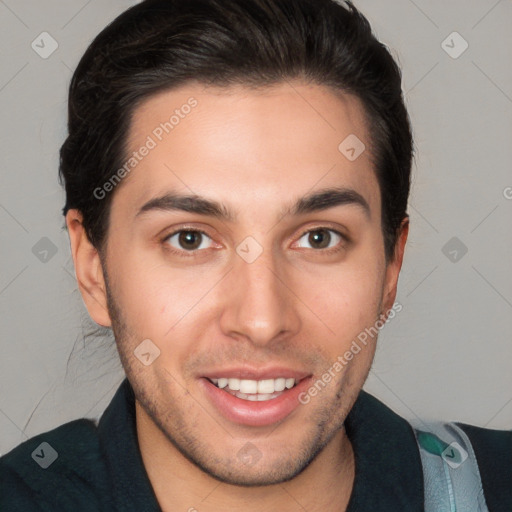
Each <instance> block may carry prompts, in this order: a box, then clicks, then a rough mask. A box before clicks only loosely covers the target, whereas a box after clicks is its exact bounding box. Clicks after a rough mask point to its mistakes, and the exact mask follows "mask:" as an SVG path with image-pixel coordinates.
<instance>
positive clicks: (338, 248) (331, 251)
mask: <svg viewBox="0 0 512 512" xmlns="http://www.w3.org/2000/svg"><path fill="white" fill-rule="evenodd" d="M316 231H328V232H330V233H334V234H335V235H338V236H339V237H340V238H341V239H342V241H344V243H348V242H350V240H349V238H348V237H347V236H346V235H344V234H343V233H340V232H339V231H337V230H335V229H332V228H329V227H327V226H318V227H315V228H313V229H308V230H306V231H304V232H303V233H302V234H301V235H300V237H299V238H298V240H300V239H301V238H302V237H304V235H307V234H308V233H314V232H316ZM187 232H189V233H200V234H201V235H204V236H206V237H208V238H210V239H212V237H211V236H210V235H209V234H208V233H207V232H206V231H204V230H202V229H198V228H193V229H192V228H190V229H189V228H186V227H182V228H180V229H177V230H175V231H173V232H172V233H169V234H167V235H166V236H165V237H164V238H163V239H162V243H163V244H164V245H166V248H167V250H168V251H170V252H171V253H173V254H177V255H178V256H183V257H192V258H193V257H198V255H199V254H198V253H200V252H201V251H205V249H193V250H191V251H186V250H185V249H182V250H179V249H176V248H174V247H172V246H171V245H170V244H169V243H168V242H169V239H170V238H172V237H173V236H174V235H177V234H178V233H187ZM343 247H344V246H343V243H341V242H340V243H338V244H337V245H336V246H334V247H329V248H327V249H310V250H312V251H315V252H317V253H321V254H324V255H330V254H335V253H337V252H339V251H341V250H342V249H343ZM299 249H304V247H301V248H299ZM306 249H307V248H306Z"/></svg>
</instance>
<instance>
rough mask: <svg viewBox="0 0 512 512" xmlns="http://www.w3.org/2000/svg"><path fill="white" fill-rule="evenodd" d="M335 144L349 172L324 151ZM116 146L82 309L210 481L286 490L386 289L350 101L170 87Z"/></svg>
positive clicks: (377, 215)
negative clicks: (355, 150)
mask: <svg viewBox="0 0 512 512" xmlns="http://www.w3.org/2000/svg"><path fill="white" fill-rule="evenodd" d="M187 104H188V105H189V106H190V108H188V107H187V108H185V107H184V105H187ZM176 110H178V113H177V114H176V117H175V119H174V120H173V126H172V129H171V128H169V126H168V125H165V124H164V125H163V126H165V127H166V128H167V130H168V132H169V133H167V131H166V130H165V129H164V128H162V125H161V123H165V122H166V121H169V118H170V116H171V115H172V114H173V112H175V111H176ZM178 119H179V120H178ZM351 134H354V135H356V136H357V137H358V139H360V140H361V141H362V142H363V143H365V145H366V148H367V149H366V150H365V151H363V152H362V154H360V156H358V157H357V158H356V159H355V160H354V159H353V158H351V159H349V158H347V156H346V155H347V154H348V155H350V156H352V155H351V153H350V151H349V153H347V152H345V153H344V152H342V151H340V149H339V146H340V143H341V142H342V141H343V140H344V139H346V138H347V137H348V136H349V135H351ZM150 139H151V141H152V142H151V141H150ZM129 145H130V148H131V151H130V154H131V152H132V151H137V152H138V153H139V157H140V158H139V157H136V158H137V163H136V165H135V166H134V167H133V168H132V169H131V170H130V172H129V173H127V175H126V176H125V177H124V178H123V180H122V182H121V183H120V184H118V185H117V188H116V190H115V194H114V197H113V201H112V207H111V215H110V223H109V230H108V243H107V247H106V250H105V253H104V255H103V268H102V271H103V274H102V275H103V276H106V275H108V281H107V283H106V288H105V294H106V295H107V298H108V315H105V314H103V313H100V312H96V311H97V310H95V306H94V305H91V306H90V308H89V310H90V311H91V314H92V316H93V318H94V317H95V319H96V320H97V321H98V323H103V324H107V325H108V324H110V323H111V324H112V327H113V330H114V333H115V337H116V342H117V346H118V351H119V354H120V356H121V360H122V363H123V366H124V368H125V371H126V374H127V376H128V378H129V380H130V382H131V384H132V386H133V388H134V391H135V394H136V398H137V412H138V414H139V415H140V418H144V421H146V423H151V424H153V425H156V426H157V427H158V429H159V430H160V431H161V433H163V435H164V436H165V437H166V439H168V440H169V441H171V443H169V444H170V445H171V444H172V446H173V447H174V449H176V450H177V451H179V452H180V453H181V455H184V456H185V457H186V458H187V459H188V460H189V461H192V462H193V463H194V464H195V465H196V466H197V467H199V468H201V469H203V470H204V471H205V472H207V473H209V474H210V475H213V476H214V477H216V478H217V479H220V480H223V481H226V482H231V483H236V484H241V485H262V484H270V483H278V482H282V481H285V480H288V479H290V478H292V477H293V476H295V475H297V474H299V473H300V472H301V471H302V470H303V469H304V468H305V467H306V466H307V465H308V463H310V462H311V461H312V460H314V459H315V457H316V456H317V455H318V454H319V453H321V451H322V449H323V448H324V449H325V448H326V447H329V446H331V445H332V443H333V442H334V441H335V440H336V439H337V436H339V435H340V432H342V430H343V429H342V426H343V422H344V419H345V417H346V415H347V414H348V412H349V410H350V408H351V407H352V405H353V402H354V400H355V399H356V396H357V393H358V392H359V390H360V388H361V387H362V385H363V382H364V380H365V378H366V376H367V373H368V371H369V368H370V365H371V362H372V358H373V355H374V350H375V339H371V338H369V339H368V342H367V344H366V346H363V345H361V348H362V349H361V350H360V351H359V352H358V353H357V354H355V355H354V356H353V358H350V359H349V360H348V359H347V358H346V357H344V354H345V353H346V352H347V351H348V350H349V349H350V348H351V346H353V345H352V342H353V341H354V340H355V339H357V337H358V335H359V334H360V333H361V332H363V331H364V330H365V328H370V327H372V326H374V325H375V322H376V321H377V320H378V319H379V317H380V315H381V314H383V313H385V312H386V311H387V310H388V309H390V308H391V307H392V304H393V301H394V297H395V293H396V281H397V278H398V271H399V267H400V263H401V254H399V256H398V257H397V258H396V259H395V260H393V261H392V262H390V263H386V260H385V253H384V240H383V235H382V225H381V199H380V192H379V186H378V182H377V179H376V176H375V174H374V171H373V166H372V161H371V155H370V154H369V153H370V152H369V149H368V148H369V140H368V129H367V125H366V124H365V118H364V115H363V110H362V107H361V104H360V103H359V101H358V100H357V99H356V98H354V97H351V96H339V95H335V94H334V93H333V92H331V91H330V90H329V89H327V88H323V87H320V86H306V85H302V84H299V83H297V84H294V86H293V87H291V86H290V85H289V84H283V85H277V86H274V87H272V88H266V89H260V90H249V89H247V88H243V87H231V88H229V89H214V88H204V87H203V86H200V85H187V86H184V87H182V88H180V89H175V90H172V91H170V92H165V93H162V94H159V95H158V96H154V97H152V98H151V99H149V100H147V101H146V102H145V103H144V104H143V105H141V106H140V107H138V109H137V110H136V111H135V115H134V118H133V122H132V126H131V132H130V136H129ZM145 145H146V147H149V148H150V149H149V150H148V151H144V150H142V151H139V150H140V148H141V147H142V146H145ZM142 153H145V156H142ZM132 163H133V162H132ZM403 243H405V238H404V237H402V238H401V239H400V241H399V246H400V247H403ZM86 295H87V294H84V297H85V298H86V302H88V303H91V301H90V298H89V299H88V298H87V297H86ZM89 295H90V294H89ZM96 302H98V301H96ZM98 311H99V310H98ZM102 315H103V316H102ZM144 340H146V341H144ZM148 340H150V341H148ZM142 342H143V343H142ZM141 343H142V345H141ZM137 354H138V356H139V357H140V359H139V357H137ZM141 354H143V355H142V356H141ZM340 358H341V359H343V361H344V364H341V365H335V363H336V361H338V362H339V361H340V360H341V359H340ZM141 360H142V361H141ZM340 366H341V368H340ZM326 372H329V373H330V375H331V378H330V379H329V382H328V383H327V384H325V382H324V384H323V385H317V386H316V388H317V391H316V393H315V392H313V393H310V392H309V391H308V390H310V389H312V387H314V385H315V383H317V382H318V381H319V380H322V376H323V375H324V374H325V373H326ZM323 380H324V381H325V380H326V379H325V378H324V379H323ZM312 395H315V396H312Z"/></svg>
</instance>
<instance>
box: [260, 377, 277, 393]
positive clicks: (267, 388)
mask: <svg viewBox="0 0 512 512" xmlns="http://www.w3.org/2000/svg"><path fill="white" fill-rule="evenodd" d="M273 392H274V379H265V380H259V381H258V393H273Z"/></svg>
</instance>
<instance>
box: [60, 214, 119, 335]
mask: <svg viewBox="0 0 512 512" xmlns="http://www.w3.org/2000/svg"><path fill="white" fill-rule="evenodd" d="M66 225H67V227H68V233H69V239H70V242H71V254H72V256H73V262H74V264H75V274H76V279H77V282H78V287H79V289H80V293H81V294H82V299H83V301H84V303H85V306H86V307H87V311H89V315H90V316H91V318H92V319H93V320H94V321H95V322H96V323H97V324H99V325H102V326H104V327H110V326H111V325H112V323H111V321H110V316H109V314H108V308H107V294H106V286H105V279H104V276H103V268H102V266H101V260H100V255H99V253H98V251H97V250H96V248H95V247H94V246H93V245H92V244H91V242H90V241H89V238H88V237H87V234H86V232H85V229H84V226H83V223H82V214H81V213H80V212H79V211H78V210H69V211H68V213H67V214H66Z"/></svg>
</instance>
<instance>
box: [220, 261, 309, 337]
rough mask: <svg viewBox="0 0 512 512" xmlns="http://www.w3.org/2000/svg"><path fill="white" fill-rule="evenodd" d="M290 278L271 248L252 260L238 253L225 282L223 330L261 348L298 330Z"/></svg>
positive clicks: (222, 316) (295, 301) (295, 304)
mask: <svg viewBox="0 0 512 512" xmlns="http://www.w3.org/2000/svg"><path fill="white" fill-rule="evenodd" d="M289 281H290V279H288V278H287V275H286V271H285V269H284V264H283V265H281V266H278V265H276V262H275V258H273V256H272V254H271V253H270V251H267V252H266V251H264V252H263V254H262V255H261V256H259V258H257V260H256V261H253V262H252V263H248V262H246V261H244V260H243V259H242V258H239V257H238V256H237V257H236V258H235V262H234V268H233V270H232V271H231V272H230V273H229V274H228V279H226V280H225V282H224V283H223V285H224V290H223V295H224V297H225V301H224V308H223V310H222V313H221V318H220V327H221V329H222V331H223V333H224V334H225V335H227V336H230V337H232V338H241V339H246V340H248V341H250V342H251V343H252V344H253V345H257V346H260V347H261V346H266V345H268V344H271V343H272V342H273V341H276V340H282V339H283V338H284V337H286V336H291V335H293V334H295V333H297V332H298V331H299V330H300V326H301V319H300V316H299V314H298V310H297V299H296V298H295V296H294V294H293V290H292V289H291V287H290V283H289Z"/></svg>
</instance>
